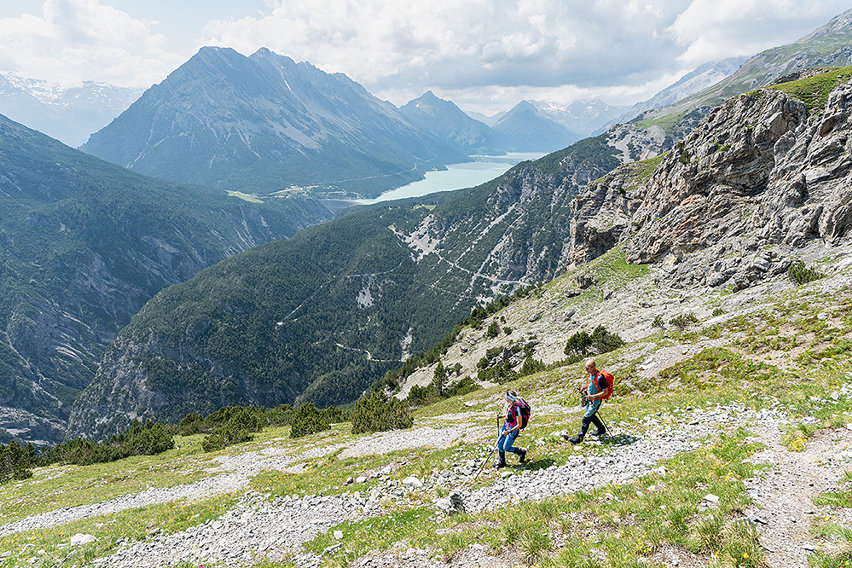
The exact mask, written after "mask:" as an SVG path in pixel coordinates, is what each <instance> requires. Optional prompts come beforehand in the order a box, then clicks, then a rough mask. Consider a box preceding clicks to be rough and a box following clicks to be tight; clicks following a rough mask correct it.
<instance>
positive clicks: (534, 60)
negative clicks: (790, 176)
mask: <svg viewBox="0 0 852 568" xmlns="http://www.w3.org/2000/svg"><path fill="white" fill-rule="evenodd" d="M683 4H684V2H682V1H680V2H679V1H676V0H671V1H668V2H661V3H658V4H657V5H656V6H653V7H652V6H650V5H647V4H645V3H643V2H638V1H635V0H632V1H630V2H628V3H627V5H626V6H625V3H624V2H623V1H615V0H599V1H597V2H587V1H583V2H578V1H574V2H566V1H564V0H521V1H509V0H473V1H470V2H465V3H464V4H460V3H459V2H457V1H450V0H433V1H430V2H395V1H394V2H387V1H377V0H357V1H356V0H328V1H326V2H324V4H323V8H322V9H318V8H317V4H316V3H315V2H306V1H303V0H298V1H289V0H288V1H286V2H280V3H279V4H278V5H277V6H276V7H275V8H274V9H273V10H272V11H271V12H270V13H269V14H267V15H265V16H262V17H250V18H242V19H239V20H236V21H217V22H212V23H210V24H209V25H208V26H207V30H206V31H207V37H206V39H205V42H209V43H213V44H217V45H228V46H231V47H234V48H235V49H237V50H239V51H242V52H244V53H251V52H253V51H254V50H256V49H257V48H258V47H261V46H265V47H269V48H270V49H272V50H273V51H276V52H278V53H282V54H285V55H289V56H291V57H293V58H294V59H298V60H308V61H311V62H312V63H314V64H315V65H318V66H319V67H321V68H323V69H325V70H327V71H343V72H346V73H347V74H349V75H350V76H352V77H353V78H354V79H355V80H357V81H360V82H364V83H366V84H368V85H369V86H371V87H373V88H376V89H379V90H382V89H389V88H394V87H398V86H400V85H401V84H404V83H412V84H418V85H423V86H426V85H432V86H436V87H443V88H466V87H470V86H476V85H480V86H485V85H497V86H505V87H511V86H519V85H529V86H534V87H553V86H558V85H563V84H566V83H574V84H578V85H592V84H614V83H617V82H621V81H623V80H624V79H625V78H629V77H631V76H640V77H641V79H639V80H647V79H648V78H650V77H651V76H652V75H653V74H654V73H655V72H656V68H657V67H659V63H658V62H661V61H663V60H665V59H666V58H665V57H664V54H665V53H667V52H669V51H670V50H671V49H672V48H674V47H676V44H675V42H674V38H673V37H672V35H671V34H668V33H665V29H666V28H667V27H668V26H670V25H671V24H672V23H673V22H674V20H675V18H676V17H677V15H678V14H679V12H680V11H681V10H682V8H683ZM669 60H670V58H669Z"/></svg>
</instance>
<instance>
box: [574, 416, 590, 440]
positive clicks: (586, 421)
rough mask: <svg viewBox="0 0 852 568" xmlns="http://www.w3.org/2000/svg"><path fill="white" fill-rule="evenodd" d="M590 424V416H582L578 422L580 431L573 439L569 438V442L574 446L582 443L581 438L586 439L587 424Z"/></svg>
mask: <svg viewBox="0 0 852 568" xmlns="http://www.w3.org/2000/svg"><path fill="white" fill-rule="evenodd" d="M591 423H592V418H591V416H583V420H582V422H580V431H579V432H577V435H576V436H574V437H573V438H570V439H569V441H570V442H572V443H574V444H579V443H580V442H582V441H583V438H585V437H586V432H588V431H589V424H591Z"/></svg>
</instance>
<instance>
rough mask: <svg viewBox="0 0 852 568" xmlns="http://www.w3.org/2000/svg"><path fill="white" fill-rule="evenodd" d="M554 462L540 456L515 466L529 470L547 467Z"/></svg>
mask: <svg viewBox="0 0 852 568" xmlns="http://www.w3.org/2000/svg"><path fill="white" fill-rule="evenodd" d="M555 463H556V462H555V461H554V460H552V459H550V458H541V459H533V460H530V461H528V462H527V463H521V464H517V466H515V467H517V468H520V469H527V470H530V471H536V470H539V469H547V468H549V467H550V466H552V465H554V464H555Z"/></svg>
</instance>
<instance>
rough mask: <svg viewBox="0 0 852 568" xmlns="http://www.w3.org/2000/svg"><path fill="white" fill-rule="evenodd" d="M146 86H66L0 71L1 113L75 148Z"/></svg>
mask: <svg viewBox="0 0 852 568" xmlns="http://www.w3.org/2000/svg"><path fill="white" fill-rule="evenodd" d="M140 94H142V89H133V88H127V87H117V86H115V85H109V84H106V83H96V82H93V81H84V82H83V83H82V84H81V85H78V86H76V87H70V88H62V87H60V86H59V85H54V84H52V83H50V82H48V81H41V80H38V79H28V78H24V77H18V76H16V75H9V74H7V75H2V74H0V114H4V115H6V116H7V117H9V118H11V119H12V120H14V121H16V122H20V123H21V124H24V125H25V126H27V127H29V128H32V129H34V130H38V131H39V132H43V133H44V134H47V135H48V136H51V137H53V138H56V139H57V140H60V141H62V142H64V143H65V144H68V145H69V146H72V147H77V146H79V145H80V144H82V143H84V142H85V141H86V140H87V139H88V138H89V135H90V134H91V133H92V132H94V131H95V130H99V129H101V128H103V127H104V126H106V125H107V124H109V123H110V121H112V119H113V118H115V117H116V116H118V115H119V114H120V113H121V112H122V111H123V110H124V109H126V108H127V107H129V106H130V104H131V103H132V102H133V101H135V100H136V99H137V98H138V97H139V95H140Z"/></svg>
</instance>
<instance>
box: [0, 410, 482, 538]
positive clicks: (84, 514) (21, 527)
mask: <svg viewBox="0 0 852 568" xmlns="http://www.w3.org/2000/svg"><path fill="white" fill-rule="evenodd" d="M439 426H440V424H439ZM486 433H489V434H490V431H489V430H487V429H486V428H481V427H476V426H470V425H464V424H461V425H459V424H455V423H453V424H452V425H451V426H448V427H436V426H431V425H427V426H422V427H419V428H414V429H411V430H399V431H395V432H384V433H380V434H376V435H373V436H370V437H367V438H359V439H356V440H354V441H352V442H349V443H345V444H329V445H319V446H316V447H313V448H310V449H308V450H306V451H303V452H301V453H299V454H296V455H292V452H291V451H290V450H288V449H287V448H286V447H285V448H264V449H262V450H258V451H251V452H245V453H242V454H231V455H224V456H220V457H219V458H217V460H218V461H219V462H221V465H220V466H219V467H217V468H216V469H214V470H212V471H213V472H216V473H217V475H213V476H210V477H206V478H204V479H201V480H199V481H196V482H193V483H187V484H181V485H175V486H173V487H157V488H151V489H146V490H145V491H142V492H139V493H134V494H129V495H122V496H120V497H116V498H115V499H110V500H109V501H103V502H101V503H93V504H91V505H81V506H77V507H63V508H61V509H56V510H53V511H49V512H46V513H41V514H38V515H33V516H30V517H26V518H24V519H21V520H19V521H15V522H13V523H6V524H3V525H0V537H2V536H6V535H9V534H13V533H17V532H22V531H29V530H36V529H46V528H51V527H55V526H58V525H62V524H65V523H70V522H72V521H76V520H79V519H86V518H91V517H97V516H100V515H109V514H113V513H118V512H121V511H125V510H127V509H135V508H138V507H146V506H149V505H157V504H162V503H170V502H172V501H178V500H186V501H200V500H204V499H210V498H213V497H216V496H217V495H221V494H223V493H231V492H234V491H239V490H242V489H244V488H245V487H246V486H247V485H248V483H249V481H250V480H251V478H252V477H253V476H255V475H257V474H258V473H259V472H261V471H264V470H278V471H285V472H286V471H294V472H296V471H297V469H295V468H294V464H296V463H298V462H301V461H303V460H306V459H310V458H316V457H321V456H324V455H328V454H331V453H334V452H336V451H338V450H343V451H342V453H341V457H342V458H346V457H349V456H363V455H368V454H384V453H388V452H392V451H397V450H403V449H410V448H418V447H432V448H436V447H444V446H447V445H449V444H451V443H453V442H454V441H456V440H458V439H461V438H464V439H466V440H468V441H471V440H475V439H477V438H478V437H480V436H484V435H486Z"/></svg>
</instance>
